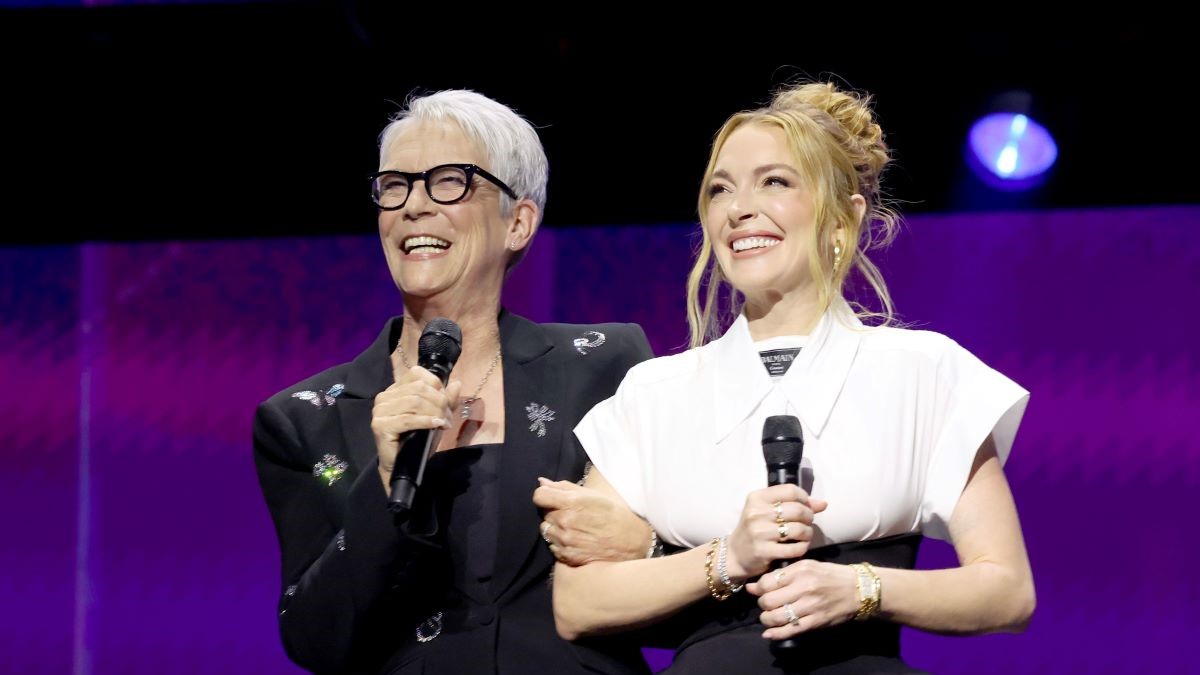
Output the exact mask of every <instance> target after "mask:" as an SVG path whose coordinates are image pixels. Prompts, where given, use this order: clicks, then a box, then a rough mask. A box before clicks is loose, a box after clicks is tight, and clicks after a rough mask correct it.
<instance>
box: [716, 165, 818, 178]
mask: <svg viewBox="0 0 1200 675" xmlns="http://www.w3.org/2000/svg"><path fill="white" fill-rule="evenodd" d="M779 169H786V170H788V171H791V172H792V173H794V174H799V173H800V172H799V171H797V170H796V169H795V168H793V167H792V166H791V165H790V164H764V165H762V166H760V167H757V168H756V169H754V175H755V176H761V175H763V174H764V173H770V172H772V171H777V170H779ZM713 178H724V179H725V180H728V181H732V180H733V178H731V177H730V175H729V172H728V171H726V170H725V169H717V170H716V171H714V172H713Z"/></svg>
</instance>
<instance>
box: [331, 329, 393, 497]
mask: <svg viewBox="0 0 1200 675" xmlns="http://www.w3.org/2000/svg"><path fill="white" fill-rule="evenodd" d="M402 325H403V322H402V321H401V320H400V319H398V318H394V319H392V320H391V321H388V322H387V324H386V325H385V326H384V327H383V330H382V331H380V333H379V336H378V337H376V338H375V341H374V342H372V343H371V346H370V347H368V348H367V349H366V351H364V352H363V353H361V354H359V355H358V357H357V358H355V359H354V361H352V362H351V363H350V368H349V369H348V370H347V371H346V391H345V392H344V393H343V394H342V397H341V398H340V399H339V400H338V403H337V406H336V408H337V411H338V421H339V422H340V424H341V432H342V443H343V445H342V447H344V448H346V451H347V453H348V454H349V455H350V465H351V466H352V467H353V469H354V473H355V475H357V474H359V473H362V472H363V471H368V470H370V471H374V470H375V455H376V452H375V435H374V434H372V433H371V409H372V408H374V407H375V396H376V395H377V394H378V393H379V392H381V391H383V390H384V389H387V388H388V387H390V386H391V385H392V365H391V361H390V358H389V357H390V355H391V351H392V345H394V344H396V340H398V339H399V338H400V335H399V330H400V327H401V326H402ZM393 332H395V333H396V334H395V335H392V333H393Z"/></svg>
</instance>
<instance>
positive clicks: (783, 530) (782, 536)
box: [779, 523, 788, 541]
mask: <svg viewBox="0 0 1200 675" xmlns="http://www.w3.org/2000/svg"><path fill="white" fill-rule="evenodd" d="M787 538H788V524H787V523H779V541H784V540H786V539H787Z"/></svg>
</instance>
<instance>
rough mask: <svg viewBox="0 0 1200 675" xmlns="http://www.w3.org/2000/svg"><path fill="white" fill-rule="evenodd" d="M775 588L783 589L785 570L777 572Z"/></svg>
mask: <svg viewBox="0 0 1200 675" xmlns="http://www.w3.org/2000/svg"><path fill="white" fill-rule="evenodd" d="M775 588H783V570H782V569H778V570H775Z"/></svg>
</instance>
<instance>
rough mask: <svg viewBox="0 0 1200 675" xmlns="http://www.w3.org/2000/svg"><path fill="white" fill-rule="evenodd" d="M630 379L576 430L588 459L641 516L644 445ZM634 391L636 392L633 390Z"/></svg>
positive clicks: (643, 514) (642, 510)
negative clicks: (637, 431) (638, 435)
mask: <svg viewBox="0 0 1200 675" xmlns="http://www.w3.org/2000/svg"><path fill="white" fill-rule="evenodd" d="M629 380H630V378H629V376H628V375H626V377H625V381H624V382H622V383H621V386H619V387H618V388H617V393H615V394H613V395H612V397H610V398H608V399H605V400H603V401H601V402H600V403H597V404H596V407H594V408H592V409H591V411H589V412H588V414H587V415H584V417H583V419H582V420H580V422H579V425H578V426H576V427H575V436H576V438H578V439H579V442H580V444H581V445H582V446H583V449H584V450H585V451H586V452H587V455H588V459H590V460H591V462H592V464H593V465H594V466H595V467H596V469H597V470H598V471H600V473H601V474H603V475H604V478H605V479H606V480H607V481H608V482H609V484H611V485H612V486H613V488H614V489H615V490H616V491H617V493H618V494H620V495H621V497H622V498H623V499H624V500H625V503H626V504H628V505H629V508H630V509H631V510H632V511H633V512H634V513H636V514H638V515H639V516H642V517H645V515H646V493H645V484H644V482H643V478H644V476H645V471H644V470H643V461H644V460H645V458H644V456H643V454H642V447H641V445H642V444H639V443H638V441H637V433H636V430H637V428H638V427H637V421H638V415H637V405H636V404H635V403H634V401H633V398H635V397H636V394H635V393H633V391H636V387H632V386H630V383H629ZM631 390H633V391H631Z"/></svg>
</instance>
